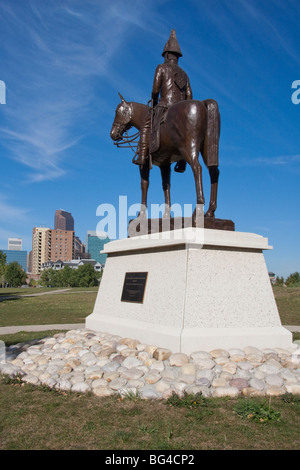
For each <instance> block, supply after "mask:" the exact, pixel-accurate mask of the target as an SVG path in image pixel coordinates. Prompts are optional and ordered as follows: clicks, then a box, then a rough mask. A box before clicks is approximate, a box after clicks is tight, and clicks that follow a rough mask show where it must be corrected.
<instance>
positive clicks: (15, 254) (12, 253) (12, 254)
mask: <svg viewBox="0 0 300 470" xmlns="http://www.w3.org/2000/svg"><path fill="white" fill-rule="evenodd" d="M1 251H3V253H5V254H6V264H9V263H14V262H15V261H16V262H17V263H19V265H20V266H21V268H22V269H23V270H24V271H25V272H27V251H24V250H1Z"/></svg>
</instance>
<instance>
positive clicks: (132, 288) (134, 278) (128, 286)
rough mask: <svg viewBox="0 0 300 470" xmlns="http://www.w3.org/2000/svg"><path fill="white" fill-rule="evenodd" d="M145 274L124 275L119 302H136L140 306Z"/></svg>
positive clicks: (145, 278) (146, 274) (144, 285)
mask: <svg viewBox="0 0 300 470" xmlns="http://www.w3.org/2000/svg"><path fill="white" fill-rule="evenodd" d="M147 276H148V273H147V272H140V273H126V274H125V279H124V284H123V292H122V297H121V302H137V303H140V304H142V303H143V300H144V293H145V287H146V281H147Z"/></svg>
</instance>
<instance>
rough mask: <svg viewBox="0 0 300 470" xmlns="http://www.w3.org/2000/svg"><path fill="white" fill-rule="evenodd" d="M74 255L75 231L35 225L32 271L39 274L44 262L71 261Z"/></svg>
mask: <svg viewBox="0 0 300 470" xmlns="http://www.w3.org/2000/svg"><path fill="white" fill-rule="evenodd" d="M73 257H74V231H72V230H55V229H54V230H53V229H51V228H49V227H46V228H45V227H34V229H33V232H32V254H31V256H30V258H31V259H30V261H31V272H32V273H33V274H39V273H40V272H41V265H42V263H47V262H48V261H57V260H61V261H70V260H72V259H73Z"/></svg>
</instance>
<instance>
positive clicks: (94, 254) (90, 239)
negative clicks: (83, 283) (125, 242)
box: [85, 230, 110, 264]
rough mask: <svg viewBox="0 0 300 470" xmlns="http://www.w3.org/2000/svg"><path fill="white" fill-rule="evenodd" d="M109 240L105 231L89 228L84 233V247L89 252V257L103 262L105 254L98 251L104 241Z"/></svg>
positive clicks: (101, 248)
mask: <svg viewBox="0 0 300 470" xmlns="http://www.w3.org/2000/svg"><path fill="white" fill-rule="evenodd" d="M109 241H110V240H109V238H108V236H107V234H106V233H104V232H103V233H102V232H101V233H99V232H95V231H92V230H89V231H88V232H87V234H86V243H85V249H86V252H87V253H90V255H91V258H92V259H94V260H96V261H98V263H101V264H105V261H106V258H107V255H106V254H104V253H100V251H101V250H103V247H104V245H105V243H108V242H109Z"/></svg>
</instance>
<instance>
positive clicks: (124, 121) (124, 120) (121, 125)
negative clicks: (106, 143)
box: [110, 93, 132, 142]
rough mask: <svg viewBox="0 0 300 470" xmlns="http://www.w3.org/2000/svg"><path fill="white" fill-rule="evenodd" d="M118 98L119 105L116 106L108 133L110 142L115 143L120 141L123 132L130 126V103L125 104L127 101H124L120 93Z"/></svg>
mask: <svg viewBox="0 0 300 470" xmlns="http://www.w3.org/2000/svg"><path fill="white" fill-rule="evenodd" d="M119 96H120V98H121V103H120V104H118V106H117V109H116V115H115V119H114V122H113V125H112V128H111V131H110V136H111V138H112V140H114V141H116V142H117V141H119V140H121V139H122V135H123V134H124V132H125V131H128V129H130V127H131V126H132V124H131V118H132V106H131V104H130V103H127V101H125V100H124V98H123V96H122V95H120V93H119Z"/></svg>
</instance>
